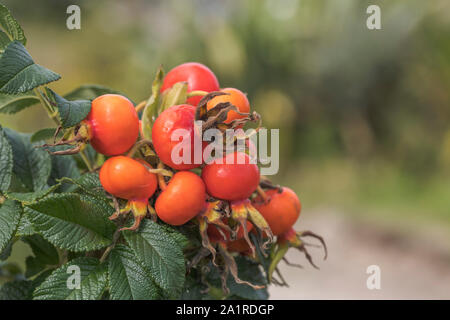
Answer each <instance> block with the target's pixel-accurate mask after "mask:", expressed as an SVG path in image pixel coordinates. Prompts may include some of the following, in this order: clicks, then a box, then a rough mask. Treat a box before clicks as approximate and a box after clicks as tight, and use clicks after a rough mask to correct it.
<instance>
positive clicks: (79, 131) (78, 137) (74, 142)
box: [38, 122, 90, 155]
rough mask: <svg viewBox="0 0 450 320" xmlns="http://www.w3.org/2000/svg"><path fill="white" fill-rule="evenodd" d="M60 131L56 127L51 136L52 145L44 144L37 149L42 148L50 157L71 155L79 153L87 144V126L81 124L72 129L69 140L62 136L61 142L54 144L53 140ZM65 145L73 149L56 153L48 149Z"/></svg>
mask: <svg viewBox="0 0 450 320" xmlns="http://www.w3.org/2000/svg"><path fill="white" fill-rule="evenodd" d="M60 130H61V128H60V127H58V128H57V129H56V131H55V134H54V136H53V140H54V143H51V144H50V143H46V144H43V145H41V146H38V148H44V149H45V150H46V151H47V152H48V153H49V154H51V155H73V154H77V153H78V152H80V151H81V150H82V149H83V148H84V147H85V145H86V144H87V143H88V142H89V139H90V132H89V126H88V125H87V124H85V123H83V122H82V123H81V124H79V125H78V126H76V127H75V128H74V129H73V132H72V133H71V134H70V137H69V139H66V138H65V136H63V137H62V138H61V140H59V141H57V142H56V141H55V140H56V137H57V136H58V134H59V132H60ZM67 145H70V146H73V147H72V148H69V149H66V150H58V151H51V150H49V148H51V147H57V146H67Z"/></svg>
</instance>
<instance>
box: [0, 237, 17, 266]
mask: <svg viewBox="0 0 450 320" xmlns="http://www.w3.org/2000/svg"><path fill="white" fill-rule="evenodd" d="M13 240H14V239H11V241H9V242H8V244H7V245H6V247H5V249H3V251H0V261H5V260H7V259H8V258H9V256H10V255H11V252H12V246H13V244H14V241H13ZM0 273H1V272H0Z"/></svg>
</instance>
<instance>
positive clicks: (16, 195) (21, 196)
mask: <svg viewBox="0 0 450 320" xmlns="http://www.w3.org/2000/svg"><path fill="white" fill-rule="evenodd" d="M58 186H59V185H53V186H51V187H50V188H47V189H44V190H39V191H35V192H9V193H7V194H6V197H7V198H8V199H11V200H16V201H19V202H21V203H22V204H24V205H29V204H32V203H34V202H36V201H39V200H40V199H42V198H44V197H45V196H47V195H49V194H50V193H51V192H53V191H55V190H56V189H57V188H58Z"/></svg>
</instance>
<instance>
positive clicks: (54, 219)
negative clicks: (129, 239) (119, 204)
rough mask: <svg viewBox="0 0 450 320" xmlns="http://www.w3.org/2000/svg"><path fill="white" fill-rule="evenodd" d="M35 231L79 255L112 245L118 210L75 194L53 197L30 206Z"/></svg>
mask: <svg viewBox="0 0 450 320" xmlns="http://www.w3.org/2000/svg"><path fill="white" fill-rule="evenodd" d="M29 208H30V209H32V210H28V211H27V215H28V217H29V218H30V220H31V222H32V224H33V228H34V229H35V230H36V231H38V232H39V233H40V234H42V236H43V237H44V238H45V239H47V240H48V241H50V242H51V243H52V244H53V245H55V246H57V247H59V248H62V249H67V250H71V251H75V252H79V251H92V250H98V249H101V248H104V247H106V246H108V245H109V244H110V243H111V241H112V235H113V232H114V229H115V225H114V223H112V222H111V221H109V220H108V219H107V217H109V216H110V215H111V214H112V213H113V211H114V209H113V208H112V207H111V206H110V205H109V204H108V203H106V202H105V201H101V200H99V199H98V198H93V197H90V196H87V195H79V194H74V193H64V194H52V195H50V196H48V197H46V198H44V199H42V200H40V201H39V202H37V203H35V204H32V205H30V206H29Z"/></svg>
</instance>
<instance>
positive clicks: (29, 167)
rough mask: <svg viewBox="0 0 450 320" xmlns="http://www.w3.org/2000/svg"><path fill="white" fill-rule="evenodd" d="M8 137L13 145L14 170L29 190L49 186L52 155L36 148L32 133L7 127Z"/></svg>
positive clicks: (37, 189)
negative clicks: (31, 140)
mask: <svg viewBox="0 0 450 320" xmlns="http://www.w3.org/2000/svg"><path fill="white" fill-rule="evenodd" d="M5 133H6V137H7V138H8V141H9V144H10V145H11V147H12V153H13V161H14V165H13V172H14V174H15V175H16V177H17V178H18V179H19V180H20V181H21V182H22V183H23V185H24V186H25V187H26V188H27V189H28V191H40V190H43V189H46V188H47V180H48V177H49V176H50V171H51V166H52V165H51V160H50V155H49V154H48V153H47V152H46V151H45V150H43V149H40V148H35V145H34V144H32V143H31V142H30V135H29V134H24V133H18V132H15V131H13V130H10V129H5Z"/></svg>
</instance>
